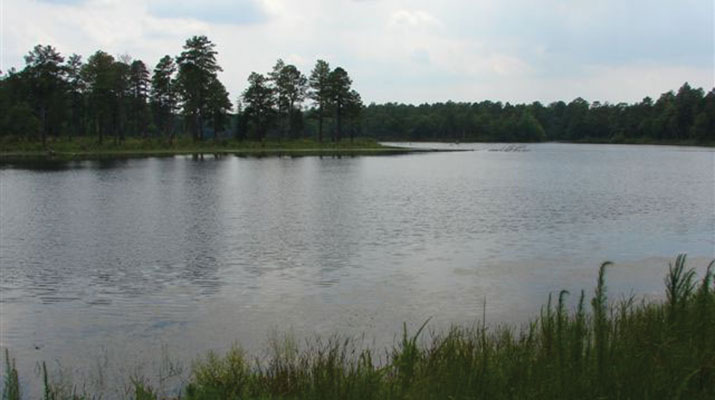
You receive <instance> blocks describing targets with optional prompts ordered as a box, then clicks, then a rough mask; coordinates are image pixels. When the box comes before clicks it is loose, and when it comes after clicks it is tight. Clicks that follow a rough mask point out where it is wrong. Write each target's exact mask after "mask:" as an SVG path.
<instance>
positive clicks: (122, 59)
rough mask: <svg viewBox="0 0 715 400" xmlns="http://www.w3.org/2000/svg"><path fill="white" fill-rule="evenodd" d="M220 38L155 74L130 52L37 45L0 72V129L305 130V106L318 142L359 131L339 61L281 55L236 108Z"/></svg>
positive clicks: (238, 133)
mask: <svg viewBox="0 0 715 400" xmlns="http://www.w3.org/2000/svg"><path fill="white" fill-rule="evenodd" d="M215 47H216V46H215V44H214V43H212V42H211V41H210V40H209V39H208V38H207V37H206V36H194V37H192V38H190V39H188V40H187V41H186V43H185V44H184V46H183V51H182V52H181V54H179V55H178V56H176V57H172V56H170V55H166V56H164V57H162V58H161V59H160V60H159V61H158V62H157V64H156V65H155V67H154V68H153V71H151V72H150V71H149V69H148V67H147V65H146V64H145V63H144V62H143V61H142V60H132V58H131V57H130V56H129V55H120V56H118V57H114V56H112V55H110V54H108V53H106V52H104V51H102V50H98V51H96V52H95V53H94V54H92V55H91V56H90V57H89V58H87V60H86V62H85V61H83V60H82V57H81V56H80V55H77V54H72V55H71V56H69V57H68V58H66V59H65V57H63V56H62V55H61V54H60V53H59V52H58V51H57V49H55V48H54V47H52V46H51V45H39V44H38V45H37V46H35V47H34V48H33V49H32V50H30V51H29V53H28V54H27V55H26V56H25V67H24V68H23V69H22V70H20V71H17V70H15V69H11V70H10V71H8V72H7V73H6V74H2V71H0V109H2V110H4V112H3V114H2V116H0V136H12V137H15V138H26V139H30V140H34V139H39V140H42V142H43V144H44V143H46V140H47V138H48V137H54V138H58V137H68V138H72V137H75V136H89V137H96V139H97V141H98V142H99V143H103V142H104V141H105V140H106V138H107V137H109V138H111V139H112V140H113V141H114V142H115V143H121V142H122V141H123V140H124V139H125V138H126V137H127V136H136V137H144V138H148V137H153V138H157V137H159V138H164V139H166V140H168V142H172V141H173V140H174V138H175V137H176V135H190V136H191V137H192V138H193V139H194V140H196V141H202V140H204V139H205V137H208V136H211V137H213V138H214V139H218V138H229V137H231V136H235V137H236V138H238V139H241V140H260V141H262V140H265V139H266V137H267V136H269V137H276V138H279V139H283V138H301V137H305V134H306V132H307V131H306V129H305V128H304V127H305V123H304V118H305V116H304V111H303V110H304V107H303V104H304V102H305V101H306V100H311V101H312V102H313V103H314V105H313V106H312V107H311V108H310V113H309V114H310V117H311V118H315V120H316V123H317V125H318V127H319V128H318V134H317V138H318V140H320V141H322V140H323V131H324V130H325V128H326V127H329V128H330V129H329V132H330V139H331V140H333V141H339V140H341V139H342V136H343V132H346V131H349V133H350V135H351V137H352V136H353V135H354V133H355V130H354V128H353V127H354V126H355V125H356V124H355V120H356V119H357V118H358V117H359V115H360V110H362V108H363V105H362V101H361V99H360V95H359V94H358V93H357V92H356V91H355V90H353V89H352V87H351V85H352V80H351V78H350V77H349V75H348V73H347V71H346V70H345V69H343V68H341V67H337V68H335V69H331V68H330V65H329V64H328V63H327V62H325V61H323V60H318V61H317V63H316V65H315V68H314V69H313V70H312V72H311V74H310V76H309V77H306V76H305V75H304V74H303V73H301V72H300V71H299V70H298V68H296V67H295V66H294V65H290V64H286V63H285V62H283V61H282V60H280V59H279V60H278V62H277V63H276V65H275V66H274V67H273V70H272V71H270V72H268V73H267V74H265V75H264V74H260V73H256V72H254V73H252V74H251V75H250V76H249V77H248V84H249V85H248V88H247V89H246V90H245V91H244V92H243V93H242V95H241V97H240V98H239V99H238V100H237V111H236V112H235V113H234V112H233V104H232V103H231V101H230V100H229V94H228V91H227V90H226V87H225V86H224V85H223V83H221V81H220V80H219V78H218V72H220V71H222V68H221V67H220V66H219V65H218V63H217V61H216V56H217V51H216V48H215Z"/></svg>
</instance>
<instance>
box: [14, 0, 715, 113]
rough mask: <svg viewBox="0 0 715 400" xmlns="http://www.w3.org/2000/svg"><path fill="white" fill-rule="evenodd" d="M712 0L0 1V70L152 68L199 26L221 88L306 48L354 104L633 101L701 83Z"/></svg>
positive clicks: (303, 64) (707, 66)
mask: <svg viewBox="0 0 715 400" xmlns="http://www.w3.org/2000/svg"><path fill="white" fill-rule="evenodd" d="M711 3H712V2H706V1H702V0H682V1H680V2H672V1H669V0H653V1H641V0H634V1H631V2H622V1H616V0H603V1H600V2H597V3H593V2H591V1H585V0H574V1H570V2H563V1H558V0H545V1H544V2H538V3H537V2H532V1H528V0H507V1H503V2H485V1H477V2H475V1H458V0H444V1H440V2H434V1H428V0H410V1H409V2H408V1H406V0H380V1H354V0H353V1H348V0H301V1H289V0H239V1H237V2H233V1H228V0H209V1H202V2H198V1H190V0H177V1H175V2H168V0H121V1H120V0H84V1H82V0H44V1H38V0H32V1H28V0H0V9H2V10H3V11H4V12H3V15H2V21H1V22H0V23H1V26H0V30H1V33H2V34H1V35H0V49H2V51H1V54H0V68H1V69H3V70H5V69H7V68H9V67H10V66H15V67H17V68H22V66H23V65H24V61H23V58H22V56H23V55H24V54H26V53H27V52H28V51H29V50H30V49H31V48H32V47H33V46H34V45H35V44H37V43H43V44H52V45H54V46H55V47H57V48H58V49H59V50H60V51H61V52H62V54H64V55H69V54H71V53H73V52H76V53H79V54H82V55H83V56H85V57H87V56H89V55H91V54H92V53H93V52H94V51H96V50H98V49H102V50H105V51H107V52H109V53H110V54H114V55H118V54H122V53H128V54H130V55H131V56H133V57H134V58H135V59H142V60H144V61H145V62H146V63H147V65H150V66H153V65H154V64H155V63H156V62H157V61H158V60H159V58H160V57H161V56H163V55H164V54H171V55H176V54H178V53H179V52H180V51H181V47H182V45H183V44H184V41H185V40H186V39H187V38H188V37H190V36H193V35H198V34H205V35H207V36H208V37H209V39H211V40H212V41H213V42H214V43H215V44H216V45H217V50H218V52H219V56H218V57H219V59H218V61H219V63H220V65H221V66H222V67H223V68H224V72H223V73H222V74H221V79H222V80H223V81H224V83H225V84H226V86H227V88H228V89H229V91H230V92H231V96H232V99H235V98H236V96H238V95H239V94H240V93H241V91H242V90H243V89H244V88H245V86H246V78H247V77H248V75H249V73H250V72H251V71H257V72H267V71H269V70H270V69H271V67H272V66H273V64H274V63H275V60H276V59H277V58H279V57H280V58H283V59H284V60H286V61H287V62H290V63H294V64H296V65H297V66H298V67H299V68H300V69H301V70H302V71H303V72H304V73H306V74H308V73H309V72H310V70H311V69H312V67H313V64H314V63H315V60H316V59H318V58H323V59H326V60H327V61H329V62H330V63H331V65H333V66H338V65H340V66H343V67H344V68H346V69H347V71H348V72H349V73H350V75H351V77H352V78H353V81H354V85H355V87H356V89H357V90H358V91H360V92H361V94H362V97H363V99H364V100H365V101H367V102H370V101H377V102H383V101H403V102H424V101H439V100H448V99H453V100H480V99H495V100H501V101H512V102H514V101H531V100H537V99H538V100H542V101H551V100H556V99H564V100H568V99H571V98H573V97H576V96H582V97H584V98H589V99H594V100H595V99H599V100H604V101H605V100H608V101H611V102H618V101H624V100H625V101H634V100H638V99H640V98H641V97H643V96H645V95H650V96H657V95H658V94H659V93H661V92H663V91H666V90H670V89H677V87H679V86H680V85H681V84H682V83H683V82H685V81H689V82H690V83H691V85H693V86H705V87H707V88H711V87H712V86H713V72H712V71H713V70H714V68H713V40H714V39H713V35H712V32H713V30H712V29H713V5H712V4H711ZM174 5H175V7H174ZM224 14H225V15H224ZM28 16H31V17H28ZM217 22H218V23H217Z"/></svg>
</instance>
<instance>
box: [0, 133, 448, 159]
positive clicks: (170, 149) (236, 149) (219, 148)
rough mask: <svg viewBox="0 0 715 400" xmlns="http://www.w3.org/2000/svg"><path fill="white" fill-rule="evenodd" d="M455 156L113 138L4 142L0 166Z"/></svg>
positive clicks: (298, 144) (393, 149)
mask: <svg viewBox="0 0 715 400" xmlns="http://www.w3.org/2000/svg"><path fill="white" fill-rule="evenodd" d="M432 151H454V150H440V149H414V148H407V147H397V146H385V145H382V144H380V143H378V142H377V141H375V140H371V139H356V140H354V141H349V140H345V141H342V142H339V143H334V142H317V141H314V140H308V139H298V140H282V141H278V140H271V141H268V140H267V141H264V142H256V141H238V140H235V139H225V140H224V139H222V140H212V139H208V140H204V141H201V142H196V141H193V140H191V139H187V138H178V139H176V140H174V141H171V142H170V141H168V140H167V139H154V138H146V139H143V138H127V139H125V140H123V141H117V142H116V143H115V141H114V139H113V138H108V139H105V140H104V142H103V143H102V144H99V143H98V142H97V139H96V138H86V137H80V138H72V139H67V138H62V139H54V140H48V141H47V144H46V145H45V146H43V145H42V143H41V142H39V141H27V140H23V139H5V140H3V141H2V142H0V162H13V161H32V160H48V161H49V160H57V161H71V160H92V159H107V158H142V157H170V156H175V155H194V154H195V155H215V156H223V155H236V156H246V157H268V156H288V157H300V156H359V155H391V154H407V153H424V152H432Z"/></svg>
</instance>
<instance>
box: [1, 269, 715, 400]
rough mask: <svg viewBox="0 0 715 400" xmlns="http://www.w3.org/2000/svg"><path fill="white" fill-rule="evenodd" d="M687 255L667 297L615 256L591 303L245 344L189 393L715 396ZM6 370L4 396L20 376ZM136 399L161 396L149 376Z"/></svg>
mask: <svg viewBox="0 0 715 400" xmlns="http://www.w3.org/2000/svg"><path fill="white" fill-rule="evenodd" d="M685 261H686V258H685V256H678V257H677V258H676V260H675V263H674V264H672V265H671V266H670V268H669V271H668V274H667V276H666V278H665V284H666V297H665V300H664V301H663V302H645V301H641V302H637V301H635V300H634V298H628V299H624V300H621V301H619V302H609V300H608V297H607V290H606V271H607V268H608V267H609V265H610V263H604V264H602V265H601V267H600V268H599V271H598V280H597V284H596V288H595V292H594V294H593V297H592V298H591V302H590V305H591V307H590V309H589V308H587V306H586V304H587V303H586V294H585V293H584V292H583V291H582V292H581V293H580V296H579V301H578V305H577V306H576V307H575V309H574V310H570V311H569V310H568V309H567V307H566V299H567V296H570V293H569V292H567V291H562V292H560V293H559V295H558V299H557V300H556V302H555V303H556V304H555V305H554V304H553V301H552V299H551V296H549V300H548V302H547V304H546V305H545V306H544V307H543V308H542V312H541V314H540V315H539V316H538V317H537V318H536V319H535V320H533V321H532V322H531V323H529V324H528V325H525V326H524V327H523V328H521V329H515V328H513V327H510V326H500V327H496V328H490V327H487V326H486V325H485V324H481V325H479V326H475V327H456V326H455V327H452V328H451V329H449V330H448V331H446V332H443V333H438V334H434V333H433V334H432V336H431V337H429V338H428V337H425V336H426V334H425V333H424V329H425V326H426V325H427V322H428V321H426V322H425V324H423V325H422V326H421V327H420V328H419V329H418V330H417V331H415V332H413V333H410V332H408V330H407V328H406V326H405V327H403V335H402V340H401V341H400V342H399V343H398V344H396V345H395V347H394V348H392V349H388V350H387V351H385V352H384V353H381V352H375V351H374V350H371V349H366V348H361V347H360V346H359V344H358V343H357V342H356V341H353V340H350V339H340V338H337V337H332V338H329V339H327V340H320V339H317V340H315V341H313V342H311V343H308V344H307V345H306V346H305V347H304V348H301V349H299V346H297V345H296V344H295V342H294V341H292V340H278V341H275V342H274V343H273V345H272V352H271V355H270V357H268V358H267V359H266V360H254V359H251V358H250V357H249V356H248V355H247V354H246V353H244V352H243V351H242V350H241V349H240V348H238V347H235V348H233V349H231V350H230V351H229V352H228V353H226V354H225V355H223V356H219V355H216V354H213V353H210V354H208V355H207V356H205V357H204V358H203V359H201V360H198V361H196V362H195V364H194V365H193V369H192V370H193V373H192V375H191V377H190V380H189V382H187V384H186V385H185V386H184V387H183V388H182V389H181V393H180V395H179V397H180V398H185V399H190V400H202V399H248V398H250V399H278V398H287V399H713V398H715V285H714V282H713V281H714V279H713V263H710V265H709V266H708V268H707V270H706V273H705V276H704V277H703V278H702V280H700V281H699V282H697V281H696V277H695V272H694V271H693V270H689V269H687V268H686V267H685ZM6 363H8V365H10V364H9V363H10V361H9V356H7V355H6ZM8 371H10V369H9V368H8ZM13 371H14V369H13ZM7 374H9V375H8V376H6V379H5V382H6V390H5V391H4V392H3V393H4V396H5V393H10V389H8V387H9V386H8V385H7V382H8V381H9V380H10V381H12V379H13V378H12V376H13V375H12V373H11V372H8V373H7ZM14 376H15V378H14V379H15V382H17V378H16V375H14ZM12 390H19V388H18V387H17V385H15V386H13V389H12ZM13 393H16V392H13ZM17 393H19V392H17ZM18 395H19V394H18ZM132 396H133V397H134V398H137V399H157V398H158V397H159V396H157V394H156V393H155V392H153V391H152V389H151V387H149V386H148V385H147V384H145V383H143V382H141V381H137V382H136V383H135V391H134V393H133V394H132ZM7 398H12V397H7Z"/></svg>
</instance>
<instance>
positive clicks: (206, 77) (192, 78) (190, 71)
mask: <svg viewBox="0 0 715 400" xmlns="http://www.w3.org/2000/svg"><path fill="white" fill-rule="evenodd" d="M215 47H216V45H215V44H214V43H212V42H211V41H210V40H209V39H208V38H207V37H206V36H194V37H192V38H190V39H188V40H187V41H186V43H185V44H184V51H182V52H181V54H180V55H179V56H178V57H176V64H177V65H178V70H179V73H178V76H177V78H176V80H177V85H178V86H177V87H178V89H179V90H178V92H179V94H180V97H181V105H182V109H183V114H184V117H185V118H186V121H187V123H188V124H189V125H190V126H192V127H193V129H192V132H193V135H194V139H195V140H203V138H204V126H203V124H204V120H205V117H206V116H207V115H208V114H209V113H210V112H211V111H210V110H209V98H210V97H211V89H212V88H215V87H216V84H215V82H216V81H217V80H218V77H217V75H216V74H217V73H218V72H219V71H222V69H221V67H220V66H219V65H218V64H217V63H216V55H217V54H218V53H217V52H216V50H215V49H214V48H215ZM212 85H213V86H212ZM221 100H223V99H221ZM226 101H228V95H226ZM229 104H230V102H229Z"/></svg>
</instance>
